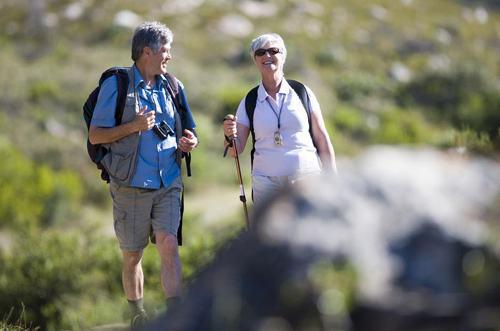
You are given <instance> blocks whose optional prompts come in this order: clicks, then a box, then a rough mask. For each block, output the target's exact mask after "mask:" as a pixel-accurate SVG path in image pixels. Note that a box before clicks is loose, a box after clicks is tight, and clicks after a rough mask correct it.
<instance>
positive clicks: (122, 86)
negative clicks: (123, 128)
mask: <svg viewBox="0 0 500 331" xmlns="http://www.w3.org/2000/svg"><path fill="white" fill-rule="evenodd" d="M115 76H116V81H117V84H118V88H117V96H116V111H115V120H116V124H117V125H120V124H121V123H122V117H123V111H124V110H125V103H126V101H127V92H128V84H129V75H128V70H127V69H126V68H119V69H118V70H117V71H116V73H115Z"/></svg>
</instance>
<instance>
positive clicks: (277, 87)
mask: <svg viewBox="0 0 500 331" xmlns="http://www.w3.org/2000/svg"><path fill="white" fill-rule="evenodd" d="M251 55H252V58H253V60H254V62H255V65H256V66H257V69H258V70H259V71H260V74H261V76H262V81H261V83H260V85H259V86H258V89H257V99H256V101H255V110H254V113H253V120H252V119H249V116H248V114H247V110H246V108H247V107H246V105H245V99H246V98H243V100H241V102H240V104H239V107H238V110H237V112H236V117H235V116H233V115H228V116H226V117H225V119H224V124H223V127H224V135H225V136H226V142H225V143H226V145H227V144H228V142H230V141H231V139H229V138H230V137H231V138H232V137H234V138H235V139H234V141H235V143H236V148H237V151H238V153H241V152H242V151H243V149H244V147H245V144H246V142H247V139H248V135H249V133H250V127H251V123H253V130H254V133H255V145H254V148H255V153H254V155H253V164H252V191H253V200H254V204H259V203H260V202H262V201H264V200H265V199H266V196H268V195H270V194H273V193H275V192H277V191H278V190H280V189H281V188H282V187H284V186H285V185H287V184H293V183H294V182H296V181H297V180H300V179H303V178H304V177H306V176H310V175H315V174H319V173H321V172H336V171H337V170H336V165H335V154H334V151H333V146H332V143H331V141H330V137H329V136H328V132H327V131H326V128H325V124H324V121H323V116H322V115H321V109H320V106H319V103H318V101H317V99H316V97H315V95H314V93H313V92H312V91H311V90H310V89H309V88H308V87H305V90H306V91H307V95H308V97H309V105H310V107H309V108H310V123H311V126H312V133H310V131H309V119H308V114H307V112H306V110H305V109H304V106H303V104H302V101H301V99H300V98H299V96H298V95H297V93H296V92H295V91H294V89H293V88H291V87H290V84H289V82H288V81H287V80H286V79H284V74H283V65H284V64H285V60H286V48H285V44H284V42H283V39H282V38H281V37H280V36H279V35H278V34H275V33H268V34H264V35H261V36H259V37H257V38H255V39H254V40H253V41H252V44H251ZM247 97H248V96H247ZM251 121H252V122H251ZM311 135H312V137H311ZM230 153H231V155H232V156H233V157H235V156H236V155H235V152H234V149H233V148H230Z"/></svg>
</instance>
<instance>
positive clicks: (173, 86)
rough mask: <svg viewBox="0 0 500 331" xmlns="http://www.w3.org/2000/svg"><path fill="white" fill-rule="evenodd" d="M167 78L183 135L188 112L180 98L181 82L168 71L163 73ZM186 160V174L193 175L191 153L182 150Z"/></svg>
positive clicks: (168, 88) (168, 89) (168, 90)
mask: <svg viewBox="0 0 500 331" xmlns="http://www.w3.org/2000/svg"><path fill="white" fill-rule="evenodd" d="M163 76H164V77H165V78H166V79H167V82H168V84H167V92H168V93H169V94H170V96H171V97H172V101H173V103H174V106H175V108H176V109H177V113H178V114H179V117H180V120H181V133H180V134H181V135H182V131H184V129H185V128H186V127H187V124H186V123H187V114H186V108H184V106H183V104H182V102H181V98H180V89H179V82H178V81H177V78H175V76H174V75H172V74H171V73H168V72H167V73H166V74H164V75H163ZM190 130H192V131H193V134H194V135H196V131H194V130H193V129H192V128H190ZM181 157H183V158H184V160H185V161H186V174H187V176H188V177H191V153H184V152H182V156H181Z"/></svg>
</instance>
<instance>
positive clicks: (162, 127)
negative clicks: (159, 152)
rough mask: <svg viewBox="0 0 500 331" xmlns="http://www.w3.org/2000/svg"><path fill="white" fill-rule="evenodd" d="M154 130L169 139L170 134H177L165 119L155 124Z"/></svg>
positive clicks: (161, 136)
mask: <svg viewBox="0 0 500 331" xmlns="http://www.w3.org/2000/svg"><path fill="white" fill-rule="evenodd" d="M153 131H154V132H155V133H156V134H157V135H158V136H159V137H160V138H162V139H167V138H168V136H175V131H174V130H172V128H171V127H170V125H168V123H167V122H165V121H161V122H160V123H156V124H155V125H154V126H153Z"/></svg>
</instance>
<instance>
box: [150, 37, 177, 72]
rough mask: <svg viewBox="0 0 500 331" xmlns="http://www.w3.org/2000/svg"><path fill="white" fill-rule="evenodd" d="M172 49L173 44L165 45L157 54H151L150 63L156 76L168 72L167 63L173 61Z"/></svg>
mask: <svg viewBox="0 0 500 331" xmlns="http://www.w3.org/2000/svg"><path fill="white" fill-rule="evenodd" d="M171 47H172V45H171V44H164V45H163V46H161V47H160V49H159V50H158V51H157V52H156V53H155V52H151V54H150V61H149V63H150V65H151V68H152V69H153V71H154V72H155V73H156V74H158V75H160V74H165V73H166V72H167V62H168V61H170V60H171V59H172V55H171V53H170V50H171Z"/></svg>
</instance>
